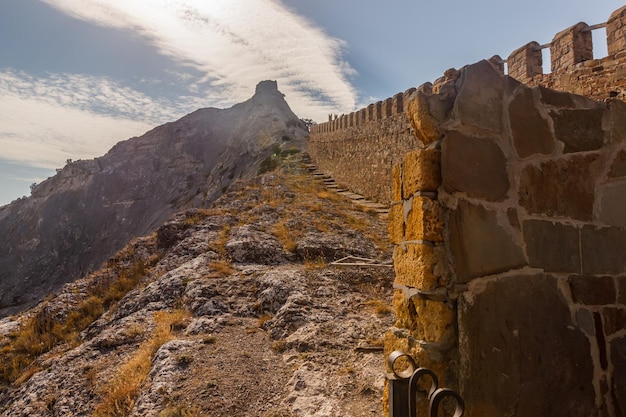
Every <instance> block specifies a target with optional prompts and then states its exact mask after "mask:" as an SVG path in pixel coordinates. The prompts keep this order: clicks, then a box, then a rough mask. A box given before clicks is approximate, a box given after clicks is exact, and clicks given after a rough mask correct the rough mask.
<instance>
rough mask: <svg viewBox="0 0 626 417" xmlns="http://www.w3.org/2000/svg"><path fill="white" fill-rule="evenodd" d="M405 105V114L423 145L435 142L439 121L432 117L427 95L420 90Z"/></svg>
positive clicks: (438, 132) (437, 136)
mask: <svg viewBox="0 0 626 417" xmlns="http://www.w3.org/2000/svg"><path fill="white" fill-rule="evenodd" d="M413 97H414V98H413V100H411V101H409V103H408V105H407V112H406V115H407V117H408V119H409V122H410V123H411V126H413V129H414V130H415V132H416V133H417V135H416V136H417V138H418V139H419V140H420V142H422V143H423V144H424V145H428V144H430V143H432V142H435V141H436V140H438V139H439V137H440V130H439V122H438V121H437V120H436V119H435V118H434V117H433V115H432V114H431V112H430V105H429V104H428V96H427V95H426V94H424V93H423V92H421V91H418V92H417V94H415V95H414V96H413Z"/></svg>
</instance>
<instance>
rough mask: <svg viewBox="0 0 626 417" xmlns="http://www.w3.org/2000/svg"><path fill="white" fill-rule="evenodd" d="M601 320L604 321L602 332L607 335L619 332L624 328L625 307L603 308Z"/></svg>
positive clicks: (625, 321) (625, 324) (625, 323)
mask: <svg viewBox="0 0 626 417" xmlns="http://www.w3.org/2000/svg"><path fill="white" fill-rule="evenodd" d="M602 321H603V322H604V334H605V335H606V336H607V337H610V336H612V335H614V334H615V333H617V332H621V331H622V330H624V329H625V328H626V308H623V307H622V308H619V307H605V308H603V309H602Z"/></svg>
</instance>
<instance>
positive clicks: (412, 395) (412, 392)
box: [409, 368, 439, 416]
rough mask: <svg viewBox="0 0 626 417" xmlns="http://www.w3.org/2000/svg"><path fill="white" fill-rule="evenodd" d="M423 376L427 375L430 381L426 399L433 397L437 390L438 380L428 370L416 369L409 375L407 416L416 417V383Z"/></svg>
mask: <svg viewBox="0 0 626 417" xmlns="http://www.w3.org/2000/svg"><path fill="white" fill-rule="evenodd" d="M424 375H428V376H429V377H430V380H431V384H430V389H429V390H428V394H427V396H426V397H427V398H428V399H430V397H431V396H432V395H433V393H434V392H435V391H437V388H438V387H439V379H438V378H437V375H435V373H434V372H433V371H431V370H430V369H428V368H418V369H417V370H416V371H415V372H413V375H411V379H409V416H415V415H417V393H418V390H417V383H418V382H419V380H420V378H421V377H422V376H424Z"/></svg>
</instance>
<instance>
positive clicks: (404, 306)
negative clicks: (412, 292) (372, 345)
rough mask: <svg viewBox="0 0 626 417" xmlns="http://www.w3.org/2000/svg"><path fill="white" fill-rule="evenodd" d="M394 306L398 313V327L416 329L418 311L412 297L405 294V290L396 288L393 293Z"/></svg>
mask: <svg viewBox="0 0 626 417" xmlns="http://www.w3.org/2000/svg"><path fill="white" fill-rule="evenodd" d="M392 303H393V307H394V310H395V313H396V324H395V326H396V327H399V328H402V329H408V330H410V331H415V330H417V329H416V326H417V322H418V321H417V313H416V311H415V306H414V305H413V302H412V301H411V299H410V298H406V297H405V296H404V291H402V290H398V289H395V290H394V293H393V301H392Z"/></svg>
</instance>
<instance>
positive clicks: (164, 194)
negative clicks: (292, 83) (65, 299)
mask: <svg viewBox="0 0 626 417" xmlns="http://www.w3.org/2000/svg"><path fill="white" fill-rule="evenodd" d="M306 135H307V132H306V131H305V129H304V125H303V124H302V123H301V122H300V121H299V119H298V118H297V116H296V115H295V114H294V113H293V112H292V111H291V110H290V108H289V106H288V105H287V103H286V102H285V100H284V98H283V95H282V94H281V93H280V92H279V91H278V89H277V86H276V83H275V82H271V81H267V82H263V83H261V84H259V87H258V88H257V91H256V94H255V95H254V96H253V97H252V98H251V99H250V100H248V101H246V102H244V103H241V104H237V105H235V106H233V107H232V108H229V109H216V108H207V109H201V110H197V111H196V112H194V113H191V114H189V115H187V116H185V117H183V118H182V119H180V120H178V121H176V122H172V123H167V124H164V125H162V126H159V127H157V128H155V129H153V130H151V131H149V132H147V133H146V134H144V135H143V136H141V137H136V138H131V139H128V140H126V141H123V142H120V143H118V144H117V145H115V146H114V147H113V148H112V149H111V150H110V151H109V152H108V153H107V154H106V155H104V156H102V157H100V158H96V159H94V160H87V161H75V162H72V163H70V164H68V165H67V166H65V167H64V168H63V169H62V170H61V171H60V172H59V173H58V174H57V175H55V176H54V177H52V178H49V179H48V180H46V181H44V182H42V183H41V184H39V185H38V186H37V187H36V189H35V190H34V191H33V193H32V196H31V197H28V198H26V199H21V200H18V201H16V202H14V203H11V204H9V205H7V206H4V207H2V208H0V234H1V235H2V236H3V239H2V241H1V242H0V316H4V315H6V314H10V313H12V312H15V311H19V310H20V309H23V308H25V307H27V306H32V305H33V304H35V303H36V302H38V301H40V300H41V299H42V298H43V297H44V296H45V295H46V294H48V293H49V292H51V291H53V290H56V289H58V288H60V286H61V285H62V284H63V283H65V282H68V281H69V280H72V279H76V278H77V277H80V276H81V275H84V274H87V273H88V272H89V271H93V270H95V269H97V268H98V267H99V266H100V264H101V263H102V262H103V261H104V260H106V259H107V258H108V257H110V256H111V255H112V254H113V253H114V252H115V251H117V250H119V249H120V248H121V247H122V246H123V245H124V244H126V242H128V241H129V240H130V239H131V238H132V237H133V236H140V235H143V234H145V233H147V232H148V231H150V230H152V229H154V228H155V227H157V226H159V225H160V224H162V223H163V222H164V221H165V220H166V219H168V218H169V217H170V216H171V215H172V214H173V213H175V212H177V211H179V210H181V209H183V208H188V207H205V206H206V205H208V204H209V203H211V202H212V201H214V200H215V199H216V198H218V197H219V196H220V195H221V194H222V193H223V192H224V190H226V189H227V188H228V187H229V186H230V184H231V183H232V182H233V181H234V180H236V179H237V178H242V177H248V176H250V175H252V174H256V172H257V171H258V169H259V163H260V162H261V160H262V159H263V158H265V157H266V156H267V155H269V154H271V152H272V150H271V148H272V147H273V146H274V145H276V144H283V145H284V146H295V147H301V146H302V142H303V138H304V137H305V136H306ZM169 232H171V234H172V235H175V234H176V233H175V231H174V230H171V231H169ZM167 235H168V234H167V233H165V231H162V233H161V235H160V238H161V240H160V242H159V244H160V245H162V246H167V245H169V244H170V243H171V242H169V239H170V238H171V236H170V237H168V236H167Z"/></svg>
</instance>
